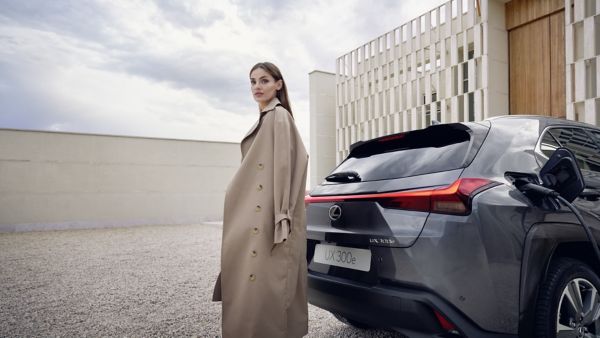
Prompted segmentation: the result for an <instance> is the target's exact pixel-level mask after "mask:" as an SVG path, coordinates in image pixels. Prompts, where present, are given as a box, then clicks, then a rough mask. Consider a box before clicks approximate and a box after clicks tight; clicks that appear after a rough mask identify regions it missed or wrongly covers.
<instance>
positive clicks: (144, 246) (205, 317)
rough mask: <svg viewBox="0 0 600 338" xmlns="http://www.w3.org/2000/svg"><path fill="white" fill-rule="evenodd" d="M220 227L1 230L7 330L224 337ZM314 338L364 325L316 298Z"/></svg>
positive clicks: (0, 292)
mask: <svg viewBox="0 0 600 338" xmlns="http://www.w3.org/2000/svg"><path fill="white" fill-rule="evenodd" d="M220 243H221V226H220V225H214V224H202V225H185V226H144V227H131V228H113V229H93V230H69V231H48V232H28V233H11V234H0V337H31V336H41V337H49V336H61V337H63V336H64V337H81V336H91V337H97V336H119V337H123V336H127V337H148V336H199V337H217V336H220V334H221V333H220V311H221V306H220V303H213V302H211V301H210V298H211V296H212V287H213V283H214V281H215V279H216V276H217V273H218V269H219V252H220ZM308 337H401V336H400V335H397V334H394V333H391V332H388V331H382V330H371V331H365V330H359V329H355V328H352V327H349V326H346V325H344V324H342V323H340V322H338V321H337V320H336V319H335V318H334V317H333V316H332V315H331V314H329V313H328V312H326V311H324V310H321V309H319V308H316V307H314V306H311V305H309V334H308Z"/></svg>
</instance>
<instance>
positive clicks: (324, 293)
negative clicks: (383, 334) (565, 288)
mask: <svg viewBox="0 0 600 338" xmlns="http://www.w3.org/2000/svg"><path fill="white" fill-rule="evenodd" d="M308 299H309V302H310V303H311V304H313V305H315V306H318V307H320V308H323V309H325V310H328V311H331V312H336V313H339V314H341V315H342V316H344V317H347V318H350V319H354V320H356V321H359V322H362V323H365V324H369V325H371V326H374V327H381V328H387V329H392V330H395V331H398V332H401V333H403V334H406V335H408V336H409V337H411V338H419V337H456V336H455V335H448V334H447V333H446V332H445V331H444V330H443V329H442V327H441V326H440V324H439V322H438V321H437V319H436V316H435V314H434V312H433V309H435V310H436V311H438V312H439V313H441V314H443V315H444V316H445V317H446V318H447V319H448V320H450V322H452V323H453V324H454V325H455V326H456V327H457V328H458V330H459V332H460V333H461V334H462V336H463V337H477V338H479V337H481V338H486V337H490V338H492V337H493V338H504V337H506V338H508V337H517V336H516V335H507V334H497V333H491V332H487V331H483V330H481V329H480V328H479V327H477V325H475V324H474V323H473V322H472V321H470V320H469V319H468V318H466V317H465V316H464V315H463V314H462V313H460V312H459V311H458V310H456V309H455V308H454V307H453V306H451V305H449V304H448V303H447V302H445V301H444V300H443V299H442V298H441V297H439V296H437V295H436V294H434V293H432V292H428V291H426V290H421V289H414V288H410V287H398V286H385V285H376V286H367V285H364V284H358V283H353V282H350V281H348V280H344V279H341V278H336V277H331V276H327V275H323V274H320V273H316V272H312V271H309V274H308Z"/></svg>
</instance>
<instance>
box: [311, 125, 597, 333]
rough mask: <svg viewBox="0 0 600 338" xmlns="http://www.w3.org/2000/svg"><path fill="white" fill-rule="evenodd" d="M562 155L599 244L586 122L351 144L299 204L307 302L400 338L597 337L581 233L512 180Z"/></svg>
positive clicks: (576, 222)
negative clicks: (577, 180)
mask: <svg viewBox="0 0 600 338" xmlns="http://www.w3.org/2000/svg"><path fill="white" fill-rule="evenodd" d="M563 148H566V149H568V150H570V152H569V153H571V154H574V159H576V160H575V161H573V162H574V163H576V164H577V166H578V167H579V169H578V173H579V172H580V173H581V176H580V177H582V179H581V180H582V181H583V182H582V185H581V186H582V188H581V189H583V190H579V191H577V192H576V195H574V197H573V198H572V201H571V202H572V204H573V206H574V207H575V210H578V214H580V215H581V217H582V219H583V221H584V223H585V224H587V226H588V227H589V228H590V229H591V233H592V234H593V235H594V236H595V237H598V238H600V202H599V201H598V199H599V197H600V129H598V128H597V127H595V126H591V125H588V124H584V123H579V122H573V121H567V120H562V119H553V118H547V117H541V116H506V117H497V118H492V119H489V120H485V121H482V122H464V123H451V124H436V125H432V126H430V127H428V128H425V129H421V130H415V131H410V132H405V133H398V134H393V135H388V136H384V137H379V138H376V139H372V140H368V141H364V142H358V143H355V144H353V145H352V146H351V148H350V152H349V155H348V157H347V158H346V159H345V160H344V161H343V162H342V163H340V164H339V165H338V166H337V168H335V169H334V170H333V172H332V173H331V174H330V175H329V176H327V178H326V179H325V181H324V182H323V183H321V184H320V185H318V186H317V187H315V188H314V189H312V190H311V191H310V193H309V195H307V196H306V199H305V202H306V205H307V239H308V242H307V260H308V264H309V265H308V270H309V271H308V285H309V302H310V303H311V304H313V305H315V306H318V307H320V308H323V309H325V310H328V311H330V312H332V313H333V314H334V315H335V316H336V318H338V319H339V320H341V321H343V322H345V323H346V324H350V325H353V326H356V327H360V328H386V329H391V330H395V331H398V332H401V333H403V334H405V335H407V336H409V337H476V338H479V337H563V336H564V337H600V320H599V317H600V296H599V295H598V290H600V279H599V277H598V276H599V275H600V262H599V259H598V257H596V256H595V251H594V248H593V246H592V244H590V243H591V242H590V237H587V236H586V232H585V231H584V230H585V228H584V227H583V226H582V225H581V222H580V219H579V218H577V217H576V216H577V215H576V214H575V213H574V212H572V211H571V209H569V208H568V207H567V205H566V204H564V203H559V202H557V201H555V202H552V201H548V200H546V199H542V198H541V197H540V198H535V197H533V195H528V194H526V193H524V192H523V191H522V190H521V189H519V188H518V187H517V185H516V184H515V182H516V181H517V180H519V179H522V178H523V177H528V179H530V180H532V181H536V180H541V178H540V176H539V174H540V170H542V168H543V167H544V165H545V164H546V162H548V163H549V162H550V161H549V158H551V156H552V154H553V153H554V152H555V150H556V149H563ZM577 166H575V167H577ZM560 176H561V175H560V174H558V175H556V177H555V179H556V178H558V179H559V180H560V179H562V178H561V177H560ZM584 185H585V189H584V188H583V187H584Z"/></svg>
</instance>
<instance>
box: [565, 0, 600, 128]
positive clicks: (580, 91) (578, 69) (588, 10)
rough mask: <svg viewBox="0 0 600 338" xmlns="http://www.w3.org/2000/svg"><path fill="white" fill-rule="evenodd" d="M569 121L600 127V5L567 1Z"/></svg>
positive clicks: (598, 2)
mask: <svg viewBox="0 0 600 338" xmlns="http://www.w3.org/2000/svg"><path fill="white" fill-rule="evenodd" d="M565 48H566V50H565V51H566V69H565V75H566V76H565V77H566V90H567V92H566V99H567V118H568V119H570V120H577V121H581V122H587V123H590V124H595V125H600V76H598V74H599V73H600V1H597V0H596V1H594V0H586V1H582V0H565Z"/></svg>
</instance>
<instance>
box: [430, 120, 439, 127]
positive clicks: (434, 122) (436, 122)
mask: <svg viewBox="0 0 600 338" xmlns="http://www.w3.org/2000/svg"><path fill="white" fill-rule="evenodd" d="M438 124H440V121H438V120H431V124H429V125H430V126H435V125H438Z"/></svg>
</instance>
